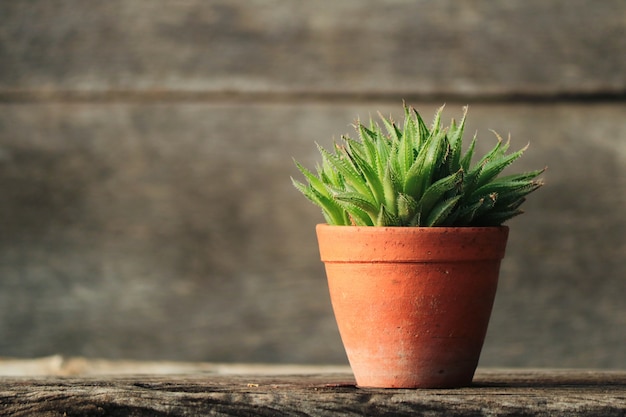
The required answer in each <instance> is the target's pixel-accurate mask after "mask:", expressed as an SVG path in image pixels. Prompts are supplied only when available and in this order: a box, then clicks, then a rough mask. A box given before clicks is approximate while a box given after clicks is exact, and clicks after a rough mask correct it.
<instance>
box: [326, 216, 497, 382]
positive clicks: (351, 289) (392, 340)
mask: <svg viewBox="0 0 626 417" xmlns="http://www.w3.org/2000/svg"><path fill="white" fill-rule="evenodd" d="M317 236H318V241H319V248H320V254H321V258H322V261H323V262H324V264H325V268H326V273H327V277H328V286H329V290H330V297H331V302H332V306H333V310H334V313H335V318H336V320H337V325H338V327H339V332H340V334H341V339H342V341H343V344H344V347H345V350H346V354H347V356H348V360H349V362H350V366H351V367H352V371H353V372H354V375H355V378H356V382H357V385H358V386H359V387H379V388H453V387H461V386H467V385H470V384H471V381H472V378H473V376H474V371H475V370H476V366H477V364H478V359H479V357H480V352H481V349H482V345H483V341H484V338H485V334H486V332H487V325H488V322H489V317H490V315H491V309H492V306H493V300H494V297H495V293H496V287H497V282H498V273H499V269H500V261H501V259H502V258H503V256H504V251H505V246H506V240H507V237H508V227H506V226H499V227H484V228H482V227H461V228H447V227H428V228H422V227H357V226H329V225H326V224H320V225H318V226H317Z"/></svg>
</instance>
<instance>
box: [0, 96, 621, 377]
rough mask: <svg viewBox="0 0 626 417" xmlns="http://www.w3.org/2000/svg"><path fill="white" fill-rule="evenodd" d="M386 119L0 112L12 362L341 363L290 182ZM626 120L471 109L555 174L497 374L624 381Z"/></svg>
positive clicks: (606, 107) (538, 203)
mask: <svg viewBox="0 0 626 417" xmlns="http://www.w3.org/2000/svg"><path fill="white" fill-rule="evenodd" d="M414 104H415V105H417V106H418V108H420V110H422V111H423V112H424V113H425V114H432V111H434V109H435V107H436V106H434V105H432V104H424V103H414ZM376 109H380V110H381V111H382V112H384V113H389V112H394V113H395V114H396V115H397V112H398V110H400V103H397V104H394V105H389V104H382V105H379V104H378V103H374V104H368V105H365V104H322V103H312V104H304V103H303V104H300V105H297V106H293V105H289V104H274V105H271V106H266V105H263V104H262V103H255V104H250V105H237V104H229V105H220V104H211V105H206V104H202V103H191V104H181V103H177V104H173V103H169V104H159V103H155V104H124V103H114V104H108V105H107V104H61V103H55V104H40V105H30V104H23V105H16V106H11V105H3V106H0V187H1V188H2V190H3V198H2V199H0V230H1V231H2V232H1V233H0V271H1V276H2V279H0V317H1V318H2V320H0V334H2V337H1V338H0V352H1V354H3V355H7V356H26V357H37V356H45V355H51V354H56V353H61V354H65V355H84V356H90V357H108V358H143V359H173V360H194V361H197V360H209V361H216V360H217V361H256V362H297V363H329V362H332V363H345V355H344V353H343V348H342V346H341V343H340V340H339V336H338V333H337V330H336V327H335V324H334V320H333V317H332V311H331V309H330V303H329V301H328V294H327V289H326V284H325V282H324V273H323V266H322V264H321V262H320V261H319V257H318V251H317V246H316V241H315V236H314V231H313V226H314V224H315V223H316V222H319V221H321V220H322V218H321V215H320V214H319V211H318V210H317V209H316V208H315V207H313V206H312V205H311V204H309V203H308V202H307V201H306V200H305V199H304V198H303V197H302V196H300V195H299V194H298V193H297V191H296V190H295V189H293V187H292V186H291V183H290V180H289V177H290V176H291V175H293V176H297V175H298V172H297V170H296V169H295V167H294V165H293V163H292V157H296V158H297V159H299V160H301V161H302V162H303V163H304V164H306V165H307V166H310V167H313V165H314V163H315V161H317V160H318V153H317V150H316V148H315V145H314V142H315V141H318V142H320V143H321V144H323V145H330V144H331V142H332V136H333V135H334V136H335V137H337V136H338V135H339V134H341V133H345V132H350V130H351V128H350V126H348V124H349V123H350V122H351V121H352V120H354V119H355V118H356V116H357V115H358V114H360V115H361V116H363V117H367V116H368V114H370V113H374V112H375V110H376ZM460 114H461V109H460V106H457V105H449V106H448V109H447V111H446V116H445V117H446V118H448V117H452V116H458V115H460ZM624 114H626V106H625V105H624V104H618V103H614V104H596V105H592V106H584V105H567V104H559V105H539V106H537V105H523V104H520V105H508V106H498V105H484V104H482V105H475V106H471V108H470V114H469V125H468V127H467V131H468V135H471V134H472V133H473V132H474V131H478V135H479V138H480V139H482V141H483V146H485V147H486V146H488V145H490V144H492V143H493V142H492V140H493V139H492V135H491V134H490V132H488V130H487V129H488V128H494V129H496V130H497V131H499V132H501V133H502V134H503V135H506V134H507V132H509V131H510V132H511V134H512V147H514V148H520V147H523V146H524V145H525V144H526V143H527V142H528V141H530V142H531V147H530V149H529V150H528V152H527V154H526V155H525V157H524V158H522V159H521V160H520V161H519V162H518V163H516V164H519V165H518V168H519V169H532V168H537V167H543V166H545V165H547V166H548V167H549V169H548V172H547V173H546V179H547V185H546V187H545V189H543V190H541V191H540V192H538V193H537V194H536V195H534V196H532V198H530V199H529V201H528V203H527V207H526V208H527V211H528V213H527V214H525V215H524V216H521V217H520V218H518V219H515V220H513V221H512V222H511V227H512V230H511V238H510V243H509V247H508V250H507V257H506V258H505V261H504V263H503V266H502V280H501V283H500V288H499V293H498V296H497V298H496V305H495V309H494V314H493V319H492V322H491V326H490V331H489V334H488V337H487V341H486V344H485V350H484V353H483V362H482V363H483V364H484V365H491V366H559V367H568V366H569V367H572V366H593V367H618V368H619V367H623V366H624V364H625V363H626V350H624V349H622V347H623V346H625V345H626V333H625V332H624V331H623V329H624V325H625V323H624V319H625V318H626V304H625V300H624V297H623V294H624V293H626V280H624V279H623V277H624V276H626V269H625V268H626V264H625V263H624V259H625V258H626V252H625V251H626V244H625V239H626V229H625V228H626V223H625V222H624V220H623V207H624V206H625V204H626V201H625V200H624V199H625V198H626V192H624V190H626V185H625V183H624V181H626V172H625V170H626V141H624V140H623V138H625V137H626V122H625V119H624V117H623V116H624Z"/></svg>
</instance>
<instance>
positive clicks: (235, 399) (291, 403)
mask: <svg viewBox="0 0 626 417" xmlns="http://www.w3.org/2000/svg"><path fill="white" fill-rule="evenodd" d="M0 404H1V405H0V414H2V415H11V416H39V415H42V416H43V415H45V416H57V415H58V416H62V415H81V416H97V415H133V416H154V415H160V416H183V415H185V416H188V415H217V416H226V415H228V416H247V415H268V416H269V415H271V416H281V415H285V416H286V415H299V416H309V415H311V416H313V415H315V416H321V415H355V416H356V415H372V416H409V415H410V416H439V415H442V416H443V415H445V416H476V415H485V416H553V415H567V416H594V417H597V416H600V415H601V416H608V417H611V416H620V417H621V416H624V414H625V412H626V372H593V371H510V370H506V371H504V370H498V371H484V372H482V371H479V372H478V373H477V375H476V378H475V382H474V385H473V386H472V387H468V388H463V389H456V390H379V389H359V388H356V387H355V386H354V380H353V378H352V376H351V375H349V374H317V375H307V376H298V375H294V376H266V375H265V376H264V375H229V376H223V375H216V374H210V373H208V374H189V375H177V376H166V377H163V376H150V375H142V376H118V377H97V378H85V377H82V378H81V377H68V378H58V377H47V378H3V379H2V380H0Z"/></svg>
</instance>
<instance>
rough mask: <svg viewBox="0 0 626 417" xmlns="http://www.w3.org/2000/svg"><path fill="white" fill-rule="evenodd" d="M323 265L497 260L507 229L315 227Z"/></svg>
mask: <svg viewBox="0 0 626 417" xmlns="http://www.w3.org/2000/svg"><path fill="white" fill-rule="evenodd" d="M316 233H317V237H318V243H319V249H320V255H321V259H322V261H323V262H442V261H453V262H458V261H477V260H500V259H502V258H503V257H504V253H505V248H506V242H507V238H508V234H509V228H508V226H492V227H376V226H334V225H329V224H326V223H320V224H318V225H317V226H316Z"/></svg>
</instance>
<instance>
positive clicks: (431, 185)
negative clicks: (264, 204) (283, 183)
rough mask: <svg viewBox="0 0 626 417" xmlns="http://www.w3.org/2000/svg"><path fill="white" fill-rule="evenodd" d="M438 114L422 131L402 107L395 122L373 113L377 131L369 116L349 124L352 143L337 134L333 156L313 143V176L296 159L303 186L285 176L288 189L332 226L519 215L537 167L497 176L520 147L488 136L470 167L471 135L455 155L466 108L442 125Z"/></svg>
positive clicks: (495, 220) (472, 222)
mask: <svg viewBox="0 0 626 417" xmlns="http://www.w3.org/2000/svg"><path fill="white" fill-rule="evenodd" d="M442 112H443V107H441V108H439V109H438V110H437V112H436V114H435V117H434V120H433V122H432V124H431V127H430V128H428V127H427V126H426V124H425V123H424V120H423V118H422V117H421V115H420V114H419V112H417V110H415V109H414V108H412V107H408V106H406V105H405V106H404V121H403V123H401V124H396V123H395V122H394V121H393V119H392V118H391V117H388V118H386V117H384V116H382V115H381V114H380V113H379V117H380V119H381V120H382V126H383V129H381V127H380V126H379V125H378V124H376V123H375V122H374V121H373V120H371V119H370V123H369V127H368V126H366V125H364V124H363V123H361V122H360V121H357V122H356V124H355V125H354V128H355V130H356V131H357V134H358V140H354V139H351V138H350V137H348V136H342V137H341V139H342V143H341V144H335V146H334V148H333V152H330V151H328V150H326V149H324V148H322V147H321V146H319V145H318V149H319V151H320V153H321V156H322V162H321V165H318V166H317V167H316V174H314V173H313V172H311V171H309V170H308V169H306V168H305V167H304V166H302V165H301V164H300V163H298V162H297V161H296V166H297V167H298V169H299V170H300V172H301V173H302V175H303V176H304V178H305V180H306V182H307V184H304V183H301V182H299V181H296V180H294V179H293V178H292V182H293V185H294V186H295V187H296V189H298V190H299V191H300V192H301V193H302V194H303V195H304V196H305V197H306V198H308V199H309V200H310V201H312V202H313V203H314V204H316V205H318V206H320V207H321V208H322V212H323V214H324V218H325V219H326V221H327V222H328V223H329V224H337V225H363V226H493V225H499V224H502V222H504V221H506V220H509V219H510V218H512V217H514V216H517V215H519V214H520V213H522V210H520V208H519V207H520V206H521V205H522V203H523V202H524V201H525V200H526V196H527V195H528V194H530V193H531V192H533V191H535V190H537V189H538V188H540V187H541V186H542V185H543V182H542V181H541V180H540V179H538V177H539V176H540V175H541V174H542V173H543V172H544V170H543V169H542V170H535V171H529V172H524V173H521V174H513V175H506V176H500V174H501V173H502V172H503V171H504V170H505V169H506V168H507V167H508V166H509V165H511V164H512V163H513V162H514V161H516V160H517V159H518V158H520V157H521V156H522V154H523V153H524V151H525V150H526V149H527V146H526V147H524V148H522V149H520V150H519V151H517V152H512V153H508V148H509V146H510V139H509V140H508V141H507V142H504V141H503V140H502V138H501V137H500V136H498V134H497V133H496V138H497V140H498V141H497V143H496V144H495V146H494V147H493V148H492V149H491V150H490V151H488V152H487V153H486V154H484V155H483V156H482V158H480V160H479V161H478V162H477V163H474V164H472V159H473V157H474V154H475V151H476V142H477V139H476V135H474V136H473V138H472V141H471V142H470V144H469V147H468V149H467V150H466V151H465V153H463V151H462V147H463V131H464V129H465V123H466V116H467V107H465V108H464V109H463V117H462V118H461V119H460V121H459V123H458V124H457V123H456V122H455V121H454V120H452V121H451V123H450V125H449V126H448V127H444V126H443V125H442V123H441V115H442ZM399 126H400V127H401V128H400V127H399ZM494 133H495V132H494Z"/></svg>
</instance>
